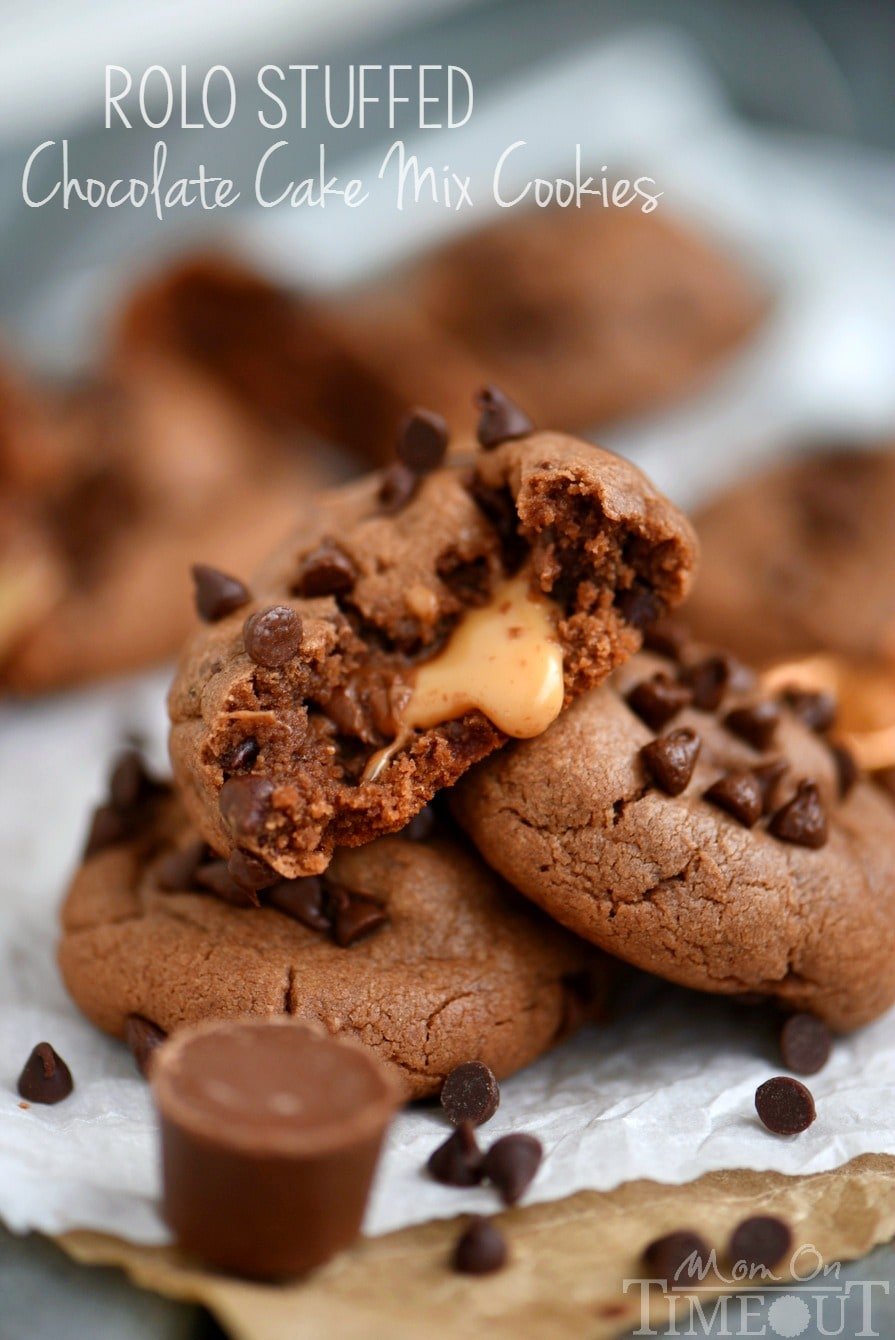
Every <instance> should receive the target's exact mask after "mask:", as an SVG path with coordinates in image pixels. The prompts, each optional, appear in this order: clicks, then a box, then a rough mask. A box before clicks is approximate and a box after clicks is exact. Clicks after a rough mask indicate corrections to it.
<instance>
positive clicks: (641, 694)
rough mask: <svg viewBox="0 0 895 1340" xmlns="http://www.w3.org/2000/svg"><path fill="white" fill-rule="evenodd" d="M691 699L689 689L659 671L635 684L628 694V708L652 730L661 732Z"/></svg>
mask: <svg viewBox="0 0 895 1340" xmlns="http://www.w3.org/2000/svg"><path fill="white" fill-rule="evenodd" d="M692 699H693V694H692V692H691V691H690V689H689V688H687V687H686V686H685V685H683V684H678V683H676V682H675V681H674V680H673V679H672V678H671V676H670V675H667V674H665V672H664V671H659V672H658V673H657V674H655V675H653V676H652V677H651V678H650V679H645V680H643V682H642V683H640V684H636V685H635V686H634V688H633V689H631V691H630V693H629V694H628V706H629V707H630V708H631V710H632V711H633V712H636V713H637V715H638V716H639V717H640V719H641V720H642V721H645V722H646V724H647V725H648V726H650V727H651V728H652V729H653V730H661V729H662V727H663V726H666V725H667V724H668V722H669V721H671V719H672V718H673V717H676V716H677V714H678V712H680V711H681V709H682V708H684V707H686V706H687V704H688V703H690V702H691V701H692Z"/></svg>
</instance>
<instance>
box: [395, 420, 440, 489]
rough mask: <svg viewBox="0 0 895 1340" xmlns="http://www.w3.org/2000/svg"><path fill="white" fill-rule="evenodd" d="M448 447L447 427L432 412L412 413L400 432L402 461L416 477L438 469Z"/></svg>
mask: <svg viewBox="0 0 895 1340" xmlns="http://www.w3.org/2000/svg"><path fill="white" fill-rule="evenodd" d="M447 446H448V429H447V424H446V423H445V421H444V419H443V418H442V417H441V415H440V414H435V413H433V411H432V410H429V409H413V410H411V411H410V413H409V414H408V415H407V416H406V417H405V418H404V420H403V421H402V423H401V426H400V428H399V429H398V446H397V451H398V460H399V461H401V462H402V463H403V464H404V465H406V466H407V468H408V469H409V470H412V471H413V473H414V474H416V475H425V474H428V473H429V471H430V470H437V468H438V467H439V465H441V463H442V461H443V460H444V457H445V452H446V451H447Z"/></svg>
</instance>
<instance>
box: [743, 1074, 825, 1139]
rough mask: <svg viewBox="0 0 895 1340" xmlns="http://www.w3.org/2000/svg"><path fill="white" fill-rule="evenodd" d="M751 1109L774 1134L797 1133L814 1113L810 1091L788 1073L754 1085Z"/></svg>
mask: <svg viewBox="0 0 895 1340" xmlns="http://www.w3.org/2000/svg"><path fill="white" fill-rule="evenodd" d="M755 1110H756V1112H757V1113H758V1115H759V1117H760V1118H761V1120H762V1122H763V1123H764V1125H765V1126H767V1128H768V1130H769V1131H773V1133H774V1134H775V1135H798V1134H799V1132H800V1131H807V1129H808V1127H809V1126H810V1125H811V1123H812V1121H813V1120H814V1118H815V1116H816V1115H817V1113H816V1112H815V1109H814V1099H813V1098H812V1096H811V1093H810V1091H809V1090H808V1089H806V1088H805V1085H804V1084H800V1083H799V1081H798V1080H797V1079H790V1077H789V1076H788V1075H775V1076H774V1078H773V1079H769V1080H765V1082H764V1084H760V1085H759V1086H758V1088H757V1089H756V1091H755Z"/></svg>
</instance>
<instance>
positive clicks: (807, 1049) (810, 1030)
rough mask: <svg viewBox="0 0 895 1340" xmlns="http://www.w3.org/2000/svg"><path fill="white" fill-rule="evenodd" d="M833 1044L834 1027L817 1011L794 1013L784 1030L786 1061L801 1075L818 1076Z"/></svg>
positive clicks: (783, 1056)
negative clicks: (831, 1033) (831, 1031)
mask: <svg viewBox="0 0 895 1340" xmlns="http://www.w3.org/2000/svg"><path fill="white" fill-rule="evenodd" d="M831 1046H832V1038H831V1036H830V1030H829V1029H828V1028H827V1026H826V1024H825V1023H824V1022H823V1020H822V1019H818V1018H816V1016H815V1015H813V1014H806V1013H799V1014H791V1015H790V1016H789V1018H788V1019H787V1020H786V1022H785V1023H784V1025H783V1027H782V1028H781V1030H780V1055H781V1057H782V1059H783V1064H784V1065H785V1066H786V1068H787V1070H794V1071H795V1072H796V1074H797V1075H816V1074H817V1072H818V1070H822V1069H823V1067H824V1066H825V1065H826V1063H827V1061H828V1060H829V1058H830V1048H831Z"/></svg>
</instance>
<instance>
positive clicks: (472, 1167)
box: [426, 1121, 482, 1186]
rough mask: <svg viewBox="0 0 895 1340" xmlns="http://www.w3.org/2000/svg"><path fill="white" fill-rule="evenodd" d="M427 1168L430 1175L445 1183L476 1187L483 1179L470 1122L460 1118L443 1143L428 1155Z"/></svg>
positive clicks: (479, 1154)
mask: <svg viewBox="0 0 895 1340" xmlns="http://www.w3.org/2000/svg"><path fill="white" fill-rule="evenodd" d="M426 1167H427V1168H428V1170H429V1175H430V1176H431V1177H433V1178H434V1179H435V1181H436V1182H443V1183H444V1185H445V1186H478V1184H479V1182H481V1180H482V1154H481V1150H480V1149H479V1147H478V1145H477V1144H476V1138H475V1131H474V1130H473V1128H472V1125H471V1124H470V1123H469V1122H468V1121H461V1123H460V1125H459V1126H458V1127H457V1129H456V1130H455V1131H453V1132H452V1133H451V1134H450V1135H449V1136H448V1138H447V1139H446V1140H445V1142H444V1144H441V1145H439V1146H438V1148H437V1149H436V1150H435V1151H434V1152H433V1153H432V1154H430V1155H429V1160H428V1162H427V1164H426Z"/></svg>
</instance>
